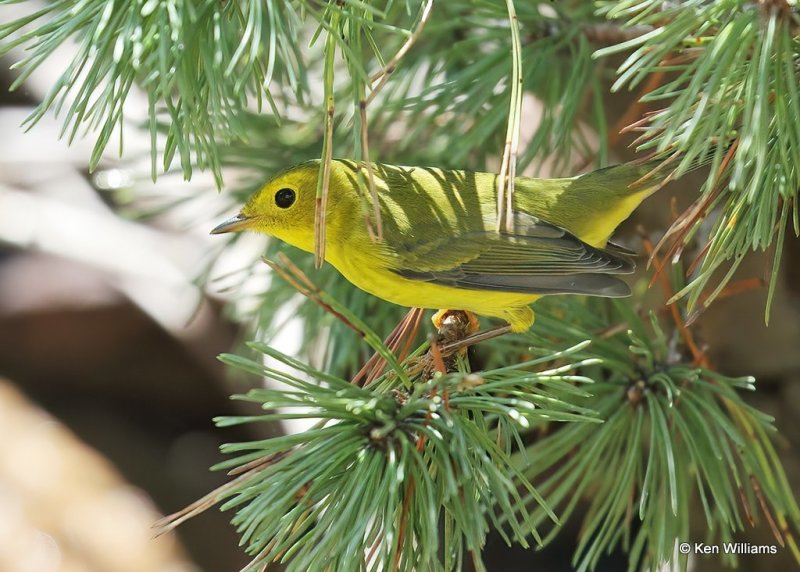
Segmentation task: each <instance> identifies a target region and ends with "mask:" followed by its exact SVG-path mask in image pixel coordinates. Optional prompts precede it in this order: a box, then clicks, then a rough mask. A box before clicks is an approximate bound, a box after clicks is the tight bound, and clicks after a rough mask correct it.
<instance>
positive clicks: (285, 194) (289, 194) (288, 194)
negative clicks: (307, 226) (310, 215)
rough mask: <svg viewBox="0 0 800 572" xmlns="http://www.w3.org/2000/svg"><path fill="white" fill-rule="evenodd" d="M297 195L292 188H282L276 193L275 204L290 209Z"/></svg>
mask: <svg viewBox="0 0 800 572" xmlns="http://www.w3.org/2000/svg"><path fill="white" fill-rule="evenodd" d="M296 197H297V195H296V194H295V192H294V191H293V190H292V189H281V190H280V191H278V192H277V193H275V204H276V205H278V206H279V207H280V208H282V209H288V208H289V207H290V206H292V205H293V204H294V199H295V198H296Z"/></svg>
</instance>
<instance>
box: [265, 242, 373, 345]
mask: <svg viewBox="0 0 800 572" xmlns="http://www.w3.org/2000/svg"><path fill="white" fill-rule="evenodd" d="M278 258H279V259H280V261H281V263H282V264H283V265H284V266H286V268H283V267H281V266H280V265H279V264H277V263H276V262H274V261H272V260H270V259H268V258H262V259H261V260H263V261H264V263H265V264H266V265H267V266H269V267H270V268H272V270H274V271H275V273H276V274H278V276H280V277H281V278H283V279H284V280H286V281H287V282H288V283H289V284H291V285H292V286H293V287H294V289H295V290H297V291H298V292H300V293H301V294H302V295H303V296H305V297H306V298H308V299H309V300H311V301H312V302H314V303H315V304H317V305H319V306H320V307H322V309H323V310H325V311H326V312H328V313H329V314H332V315H333V316H335V317H336V318H337V319H338V320H339V321H340V322H342V323H343V324H344V325H345V326H347V327H349V328H350V329H352V330H353V331H354V332H356V333H358V335H360V336H361V337H364V332H362V331H361V330H360V329H359V327H358V326H356V325H355V324H353V322H351V321H350V320H349V319H348V318H347V316H345V315H344V314H341V313H340V312H338V311H336V310H335V309H334V308H333V307H332V306H331V305H330V304H328V303H327V302H325V301H324V300H323V299H322V297H321V296H320V292H321V290H320V289H319V288H318V287H317V286H316V285H315V284H314V283H313V282H311V280H309V278H308V276H306V275H305V273H304V272H303V271H302V270H300V269H299V268H298V267H297V265H296V264H295V263H294V262H292V261H291V260H289V257H288V256H286V255H285V254H283V253H282V252H280V253H278Z"/></svg>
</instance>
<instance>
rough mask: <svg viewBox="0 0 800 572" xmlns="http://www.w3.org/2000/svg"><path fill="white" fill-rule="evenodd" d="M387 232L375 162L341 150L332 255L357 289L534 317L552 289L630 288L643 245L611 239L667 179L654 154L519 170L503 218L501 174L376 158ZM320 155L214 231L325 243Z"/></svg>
mask: <svg viewBox="0 0 800 572" xmlns="http://www.w3.org/2000/svg"><path fill="white" fill-rule="evenodd" d="M370 167H371V171H372V176H373V180H374V185H375V191H376V195H377V200H378V203H379V209H380V216H381V223H382V227H383V228H382V230H383V232H382V236H380V237H376V236H374V233H372V234H371V233H370V232H369V230H368V229H367V224H366V222H365V221H366V220H368V219H369V217H370V216H371V213H372V212H373V205H372V203H371V193H370V192H369V191H366V192H365V191H364V189H365V185H364V184H363V183H361V184H359V177H360V176H361V177H363V176H364V171H366V163H363V162H360V161H352V160H347V159H334V160H332V162H331V164H330V183H329V191H328V198H327V207H326V217H327V221H326V231H325V249H324V252H325V260H326V261H327V262H329V263H330V264H332V265H333V266H334V267H335V268H336V269H337V270H338V271H339V272H340V273H341V274H342V275H343V276H344V277H345V278H346V279H347V280H349V281H350V282H351V283H352V284H354V285H355V286H357V287H358V288H360V289H362V290H364V291H366V292H368V293H370V294H373V295H374V296H377V297H379V298H382V299H384V300H386V301H389V302H392V303H395V304H399V305H401V306H410V307H421V308H429V309H439V310H440V312H439V313H438V314H437V316H435V320H434V322H435V323H437V322H436V318H438V319H440V318H441V315H442V311H441V310H443V309H450V310H463V311H465V312H470V313H474V314H478V315H481V316H487V317H495V318H500V319H502V320H504V321H505V322H507V324H508V325H509V326H510V330H511V331H513V332H524V331H526V330H528V329H530V328H531V326H532V325H533V323H534V319H535V315H534V311H533V309H532V308H531V304H532V303H533V302H535V301H536V300H538V299H539V298H541V297H542V296H545V295H553V294H585V295H592V296H603V297H612V298H613V297H625V296H628V295H630V288H629V286H628V285H627V284H626V282H625V281H624V280H622V279H620V277H619V275H623V274H629V273H631V272H633V270H634V267H635V264H634V260H633V255H634V254H635V253H634V252H632V251H630V250H628V249H625V248H623V247H621V246H618V245H616V244H614V243H612V242H610V241H609V239H610V237H611V235H612V233H613V232H614V230H615V229H616V228H617V226H618V225H619V224H620V223H621V222H622V221H624V220H625V219H626V218H628V217H629V216H630V214H631V213H632V212H633V210H634V209H635V208H636V207H637V206H638V205H639V204H640V203H641V202H642V201H643V200H644V199H645V198H647V197H648V196H649V195H651V194H652V193H653V192H655V191H656V190H657V189H658V188H659V185H660V181H659V179H660V177H656V176H648V174H649V173H650V174H652V172H653V170H654V165H653V164H652V163H623V164H620V165H615V166H611V167H605V168H601V169H598V170H595V171H592V172H588V173H585V174H581V175H578V176H574V177H567V178H554V179H545V178H534V177H524V176H520V177H516V178H515V180H514V189H515V190H514V193H513V205H512V209H511V211H510V219H509V220H508V221H507V224H506V225H499V224H498V219H499V216H498V206H497V202H498V201H497V196H498V192H499V190H498V188H499V175H497V174H494V173H486V172H470V171H461V170H448V169H440V168H433V167H406V166H398V165H390V164H381V163H372V164H371V165H370ZM319 176H320V162H319V160H315V161H308V162H305V163H302V164H299V165H297V166H294V167H291V168H289V169H287V170H285V171H283V172H281V173H279V174H277V175H276V176H275V177H274V178H272V179H271V180H269V181H267V182H266V183H265V184H264V185H263V186H262V187H261V188H260V189H259V190H258V191H256V192H255V193H254V194H253V195H252V196H251V197H250V198H249V200H248V201H247V202H246V204H245V205H244V206H243V207H242V208H241V211H240V212H239V213H238V214H237V215H236V216H234V217H233V218H231V219H229V220H226V221H225V222H223V223H222V224H220V225H218V226H217V227H215V228H214V229H213V230H212V231H211V233H212V234H222V233H228V232H235V231H244V230H250V231H256V232H259V233H264V234H267V235H270V236H273V237H275V238H278V239H279V240H282V241H284V242H286V243H288V244H291V245H292V246H295V247H297V248H299V249H301V250H304V251H307V252H314V220H315V208H316V205H317V201H316V192H317V184H318V177H319Z"/></svg>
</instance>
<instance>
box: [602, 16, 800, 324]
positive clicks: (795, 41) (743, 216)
mask: <svg viewBox="0 0 800 572" xmlns="http://www.w3.org/2000/svg"><path fill="white" fill-rule="evenodd" d="M604 6H605V12H606V13H607V15H608V17H610V18H617V19H620V20H623V21H625V22H626V23H627V24H629V25H642V24H644V25H650V26H652V27H653V29H652V31H651V32H649V33H647V34H644V35H642V36H639V37H637V38H634V39H631V40H629V41H626V42H623V43H620V44H618V45H616V46H612V47H609V48H605V49H602V50H600V51H599V52H597V54H596V55H597V56H603V55H606V54H611V53H616V52H620V51H627V50H630V49H634V51H633V53H631V54H630V56H629V57H628V58H627V59H626V60H625V62H624V63H623V64H622V66H621V67H620V68H619V69H618V73H619V77H618V79H617V82H616V84H615V86H614V88H615V89H617V88H620V87H622V86H624V85H627V86H629V87H634V86H636V85H638V84H639V83H641V82H642V81H644V80H645V78H647V77H648V76H649V75H651V74H657V73H663V72H669V73H670V74H671V78H672V79H670V80H669V81H668V82H666V83H664V84H663V85H661V86H660V87H658V88H656V89H654V90H652V91H650V92H649V93H647V94H646V95H645V96H644V97H643V99H642V100H643V101H647V102H662V103H663V104H664V105H665V107H664V108H663V109H661V110H659V111H656V112H654V113H652V114H650V115H649V116H648V117H647V121H646V123H641V124H640V125H638V126H637V127H636V129H637V130H638V131H641V136H640V138H639V139H638V145H639V148H641V149H654V150H657V151H659V152H669V153H670V154H672V155H674V154H675V153H681V154H682V157H681V161H680V163H679V164H678V165H677V167H676V171H677V172H678V173H682V172H684V171H685V170H687V169H689V168H691V167H692V166H693V165H695V164H696V163H697V162H698V161H703V160H704V158H705V157H708V156H709V155H710V156H711V157H712V160H711V171H710V174H709V177H708V180H707V181H706V184H705V186H704V187H703V189H702V196H701V198H700V199H698V202H697V203H696V206H695V207H692V208H690V209H689V210H687V211H686V212H684V213H683V215H682V216H681V217H680V218H679V219H678V220H677V221H676V222H675V224H674V226H673V231H674V232H676V231H677V229H678V228H680V233H677V232H676V235H677V242H676V243H675V244H674V246H673V248H672V252H676V251H678V252H679V251H681V250H683V247H684V246H685V245H686V244H687V243H688V241H690V240H691V239H692V238H693V237H694V236H696V234H697V232H696V231H699V230H700V225H701V224H703V222H704V221H705V220H706V219H707V218H709V217H710V218H712V220H713V221H714V222H713V227H712V229H711V232H710V235H709V237H708V239H707V240H708V245H709V246H708V247H707V248H706V249H704V250H702V251H701V254H700V257H699V259H700V260H699V264H697V265H693V266H696V271H695V272H694V274H693V275H692V281H691V282H690V283H689V284H688V285H687V286H686V287H685V288H684V289H682V290H681V291H680V292H679V293H678V296H684V295H688V297H689V302H690V306H694V305H695V304H697V303H698V302H699V301H700V300H701V298H702V306H703V307H706V306H708V305H709V304H710V303H711V302H712V301H713V300H714V299H715V298H716V297H717V296H718V295H719V293H720V292H721V291H722V289H723V288H724V287H725V284H726V283H727V282H728V281H729V280H730V279H731V277H732V275H733V272H734V271H735V269H736V268H737V267H738V265H739V264H740V263H741V261H742V259H743V258H744V256H745V254H746V253H747V252H748V251H750V250H756V249H762V250H766V249H767V248H769V247H770V246H771V245H773V244H774V243H775V242H776V241H777V244H778V245H779V246H778V251H777V252H776V255H775V259H774V264H773V270H772V276H771V279H770V299H771V298H772V293H773V289H774V285H775V283H776V276H777V272H778V269H779V266H780V252H779V251H780V245H781V244H782V243H783V237H784V234H785V232H786V227H787V225H788V224H789V221H790V220H791V221H792V223H793V227H794V231H795V234H796V235H800V223H799V222H798V220H799V219H798V210H797V197H798V190H800V172H799V171H798V169H797V168H796V165H797V164H798V161H800V122H798V121H797V118H798V117H800V92H798V88H797V86H798V85H800V59H798V54H799V53H800V13H799V12H798V10H797V7H796V6H792V5H790V4H789V3H787V2H747V1H744V0H729V1H720V2H701V1H693V2H681V3H677V4H673V5H665V4H664V3H663V2H658V1H655V0H653V1H646V2H629V1H624V2H605V3H604ZM732 145H733V149H734V151H733V152H732V153H729V151H730V150H731V146H732ZM729 155H730V156H729ZM722 190H727V191H728V192H727V193H724V194H723V193H721V191H722ZM723 266H727V267H728V270H727V273H726V274H725V275H724V277H723V278H722V279H721V280H718V279H717V278H715V276H716V274H715V272H716V271H717V270H718V269H720V268H721V267H723ZM714 282H716V285H713V283H714ZM712 285H713V287H712ZM709 287H711V288H712V289H711V291H710V292H709V291H708V290H707V288H709ZM768 311H769V307H767V312H768Z"/></svg>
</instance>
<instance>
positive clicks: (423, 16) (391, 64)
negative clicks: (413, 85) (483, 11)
mask: <svg viewBox="0 0 800 572" xmlns="http://www.w3.org/2000/svg"><path fill="white" fill-rule="evenodd" d="M432 8H433V0H427V1H426V2H425V4H424V5H423V6H422V8H421V9H420V17H419V23H418V24H417V27H416V28H414V31H413V32H412V33H411V35H410V36H409V37H408V39H407V40H406V41H405V43H404V44H403V45H402V46H401V47H400V49H399V50H397V53H396V54H395V55H394V56H393V57H392V59H390V60H389V61H388V62H387V63H386V65H385V66H383V67H382V68H381V69H380V70H379V71H377V72H376V73H375V74H374V75H373V76H372V77H371V78H369V81H370V83H375V82H376V81H377V82H378V85H376V86H375V87H374V88H372V91H371V92H370V94H369V96H368V97H367V99H366V102H365V103H366V105H369V104H370V103H372V100H373V99H375V96H376V95H378V92H379V91H380V90H381V89H383V86H384V85H385V84H386V82H387V81H388V79H389V76H390V75H392V74H393V73H394V71H395V70H396V69H397V65H398V64H399V63H400V60H402V59H403V56H405V55H406V54H407V53H408V51H409V50H410V49H411V47H412V46H413V45H414V44H415V43H416V41H417V40H418V39H419V37H420V36H421V35H422V30H423V29H424V28H425V24H427V23H428V19H429V18H430V16H431V9H432Z"/></svg>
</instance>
